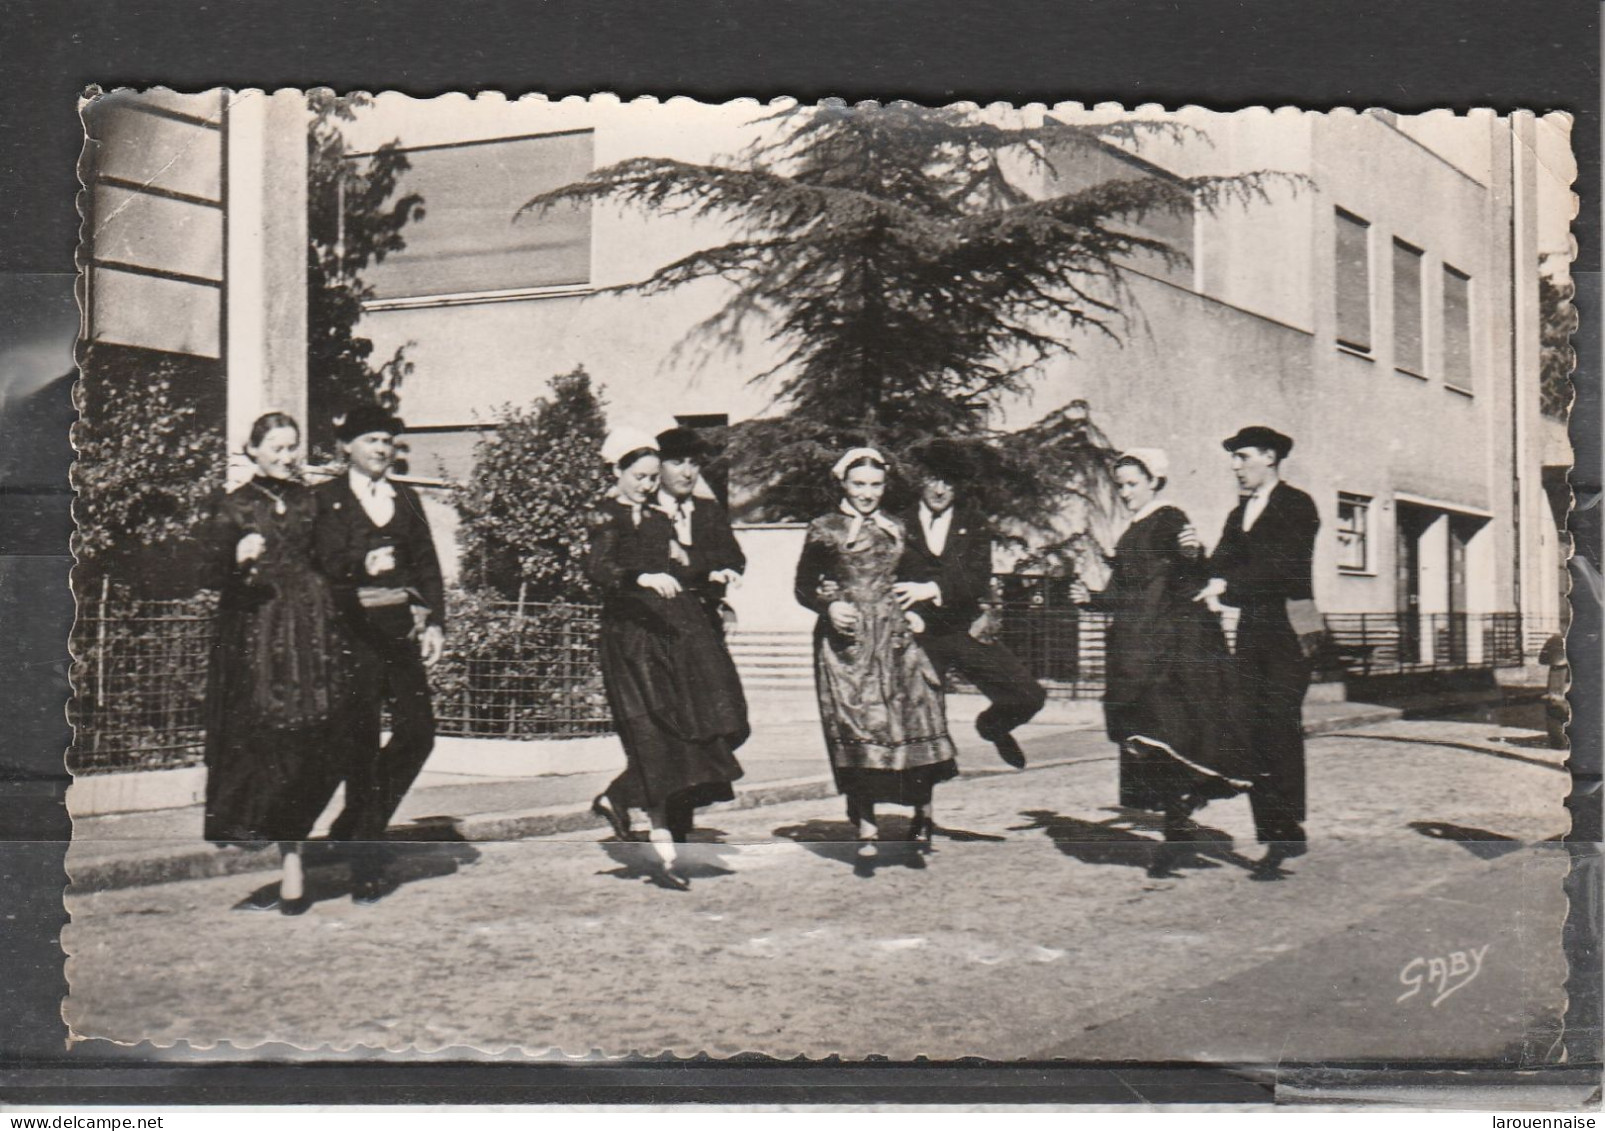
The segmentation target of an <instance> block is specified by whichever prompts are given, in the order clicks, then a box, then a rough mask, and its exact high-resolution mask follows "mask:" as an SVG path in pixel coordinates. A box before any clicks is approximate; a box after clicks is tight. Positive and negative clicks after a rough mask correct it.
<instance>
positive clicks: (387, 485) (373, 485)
mask: <svg viewBox="0 0 1605 1131" xmlns="http://www.w3.org/2000/svg"><path fill="white" fill-rule="evenodd" d="M349 474H350V479H351V493H352V494H353V495H355V496H356V497H357V502H359V503H361V504H362V509H363V510H365V511H367V512H368V517H369V518H371V519H373V524H374V525H375V526H386V525H388V524H389V522H390V520H391V519H393V518H395V517H396V489H395V487H394V486H393V485H392V484H391V482H390V480H388V479H369V478H368V477H367V476H366V475H364V474H362V472H360V471H355V470H353V471H352V472H350V473H349Z"/></svg>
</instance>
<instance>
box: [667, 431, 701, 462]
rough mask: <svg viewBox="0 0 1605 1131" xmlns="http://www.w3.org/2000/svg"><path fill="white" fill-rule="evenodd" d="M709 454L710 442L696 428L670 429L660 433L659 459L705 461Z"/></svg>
mask: <svg viewBox="0 0 1605 1131" xmlns="http://www.w3.org/2000/svg"><path fill="white" fill-rule="evenodd" d="M708 454H709V448H708V442H707V441H706V440H704V439H703V438H702V434H701V433H699V432H698V431H697V430H696V429H695V428H670V429H669V430H668V431H667V432H659V433H658V458H659V459H697V460H705V459H707V458H708Z"/></svg>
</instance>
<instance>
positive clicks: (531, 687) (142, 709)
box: [68, 587, 613, 774]
mask: <svg viewBox="0 0 1605 1131" xmlns="http://www.w3.org/2000/svg"><path fill="white" fill-rule="evenodd" d="M452 606H453V607H452V608H451V609H450V610H449V614H450V615H449V623H450V624H451V634H450V637H449V640H448V648H447V652H446V655H445V657H444V658H443V659H442V660H441V662H440V663H439V664H437V665H436V666H435V668H433V669H432V670H431V672H430V683H431V685H432V688H433V692H434V705H435V714H436V719H437V724H438V730H439V732H440V733H441V734H448V735H467V736H473V737H493V738H513V739H533V738H574V737H580V736H584V735H595V734H607V733H609V732H610V731H611V730H612V729H613V723H612V719H611V718H610V716H609V714H608V707H607V699H606V696H605V694H604V693H603V690H602V673H601V668H600V666H599V664H598V661H597V652H596V638H597V625H596V616H597V609H596V607H595V606H591V605H572V604H563V605H540V604H534V603H526V604H523V605H519V604H518V603H516V602H507V603H499V602H497V603H492V602H483V601H476V600H474V599H473V598H471V597H458V596H456V595H453V599H452ZM216 610H217V600H216V596H215V595H214V594H210V593H207V594H202V595H200V596H197V597H195V598H192V599H190V600H185V601H144V600H137V599H133V598H129V597H126V596H122V595H119V594H117V593H116V592H115V591H113V590H111V589H110V588H109V587H103V588H102V589H101V590H100V591H99V592H97V593H96V594H95V595H94V596H93V597H86V598H84V599H83V600H81V601H80V602H79V607H78V620H77V623H76V624H75V625H74V628H73V645H72V651H73V655H74V657H75V661H74V664H73V691H74V699H73V703H72V721H73V725H74V728H75V730H74V742H73V746H72V748H71V750H70V751H69V753H68V766H69V768H70V769H71V770H72V771H73V772H74V773H79V774H93V773H108V772H112V771H117V770H134V769H139V770H156V769H169V768H173V767H179V766H190V765H195V764H197V763H199V762H200V761H201V759H202V756H203V753H204V749H205V738H206V734H205V718H204V711H205V703H206V679H207V669H208V666H209V664H210V661H211V657H212V651H213V648H214V646H215V644H216V640H217V629H216Z"/></svg>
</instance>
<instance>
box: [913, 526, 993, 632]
mask: <svg viewBox="0 0 1605 1131" xmlns="http://www.w3.org/2000/svg"><path fill="white" fill-rule="evenodd" d="M898 517H899V518H900V519H901V520H902V522H903V526H904V529H906V530H907V532H908V540H907V542H906V543H905V545H904V548H903V560H902V562H901V563H900V564H899V566H898V570H897V579H898V580H899V581H934V582H936V584H937V587H938V588H940V589H941V591H942V603H941V604H939V605H938V604H936V603H935V602H933V601H922V602H920V603H919V604H917V605H915V606H914V608H913V611H914V612H916V613H918V614H919V615H920V616H921V617H922V618H924V620H925V631H926V632H927V633H931V634H934V635H937V636H941V635H945V634H947V633H953V632H969V630H970V626H971V625H972V624H974V623H975V619H976V618H977V617H978V616H980V615H981V600H982V598H984V597H985V596H986V595H987V594H988V592H990V590H991V586H992V534H991V532H990V531H989V530H988V529H987V525H986V520H985V518H983V517H982V515H981V512H980V511H979V510H977V509H975V508H974V507H965V506H955V508H954V510H953V518H952V521H951V523H950V524H949V526H948V528H947V544H946V545H945V546H943V547H942V552H941V554H940V555H938V554H934V553H932V552H931V548H930V547H929V546H927V545H926V544H925V529H924V527H922V526H921V525H920V512H919V507H918V506H917V505H916V506H914V507H911V508H909V509H908V510H905V511H903V512H902V514H900V515H899V516H898Z"/></svg>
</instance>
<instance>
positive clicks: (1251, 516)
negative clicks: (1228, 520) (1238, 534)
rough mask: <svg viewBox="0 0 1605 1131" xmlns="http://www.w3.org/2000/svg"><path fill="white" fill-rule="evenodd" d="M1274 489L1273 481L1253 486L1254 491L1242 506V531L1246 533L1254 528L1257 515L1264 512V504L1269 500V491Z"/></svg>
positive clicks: (1257, 518)
mask: <svg viewBox="0 0 1605 1131" xmlns="http://www.w3.org/2000/svg"><path fill="white" fill-rule="evenodd" d="M1274 490H1276V484H1275V483H1263V484H1261V485H1260V486H1258V487H1255V488H1254V493H1253V494H1252V495H1250V496H1249V497H1248V505H1247V506H1245V507H1244V508H1243V533H1244V534H1247V533H1248V532H1249V531H1250V530H1253V529H1254V524H1255V523H1256V522H1258V521H1259V516H1260V515H1262V514H1264V513H1265V504H1266V503H1268V502H1270V500H1271V492H1272V491H1274Z"/></svg>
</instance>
